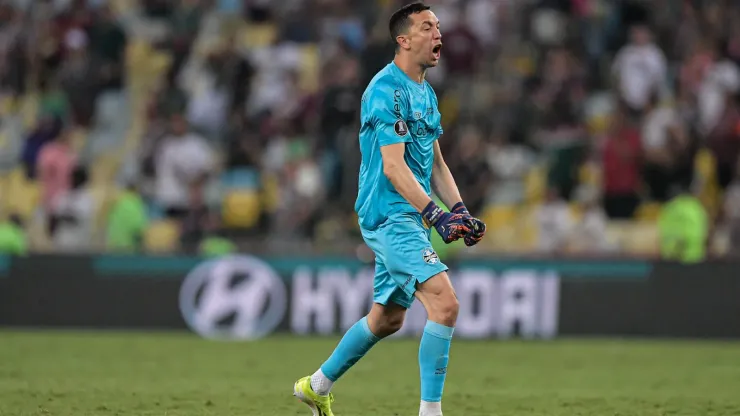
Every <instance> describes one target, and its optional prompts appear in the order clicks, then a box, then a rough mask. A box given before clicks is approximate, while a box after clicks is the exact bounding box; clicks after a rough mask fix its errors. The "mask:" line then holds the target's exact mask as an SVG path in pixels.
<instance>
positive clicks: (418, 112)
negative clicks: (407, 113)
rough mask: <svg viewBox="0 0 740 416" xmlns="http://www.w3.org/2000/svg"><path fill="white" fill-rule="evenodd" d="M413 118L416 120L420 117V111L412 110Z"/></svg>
mask: <svg viewBox="0 0 740 416" xmlns="http://www.w3.org/2000/svg"><path fill="white" fill-rule="evenodd" d="M414 118H415V119H417V120H418V119H420V118H421V111H414Z"/></svg>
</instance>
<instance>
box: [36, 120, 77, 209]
mask: <svg viewBox="0 0 740 416" xmlns="http://www.w3.org/2000/svg"><path fill="white" fill-rule="evenodd" d="M76 164H77V155H76V154H75V151H74V149H72V143H71V134H70V131H69V130H65V131H63V132H61V133H60V134H59V135H58V136H57V137H56V139H55V140H54V141H52V142H49V143H47V144H45V145H44V147H43V148H42V149H41V152H40V153H39V157H38V166H37V175H38V179H39V182H40V183H41V202H42V207H43V208H44V209H45V210H46V212H47V213H49V212H53V208H54V204H56V202H57V201H56V200H57V198H59V197H60V196H61V195H63V194H64V193H66V192H67V191H68V190H69V189H70V188H71V185H72V173H73V172H74V168H75V166H76Z"/></svg>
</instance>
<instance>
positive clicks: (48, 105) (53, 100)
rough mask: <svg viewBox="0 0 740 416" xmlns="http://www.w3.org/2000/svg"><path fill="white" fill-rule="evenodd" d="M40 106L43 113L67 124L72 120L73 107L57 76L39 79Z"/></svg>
mask: <svg viewBox="0 0 740 416" xmlns="http://www.w3.org/2000/svg"><path fill="white" fill-rule="evenodd" d="M39 92H40V93H41V96H40V97H39V101H40V102H39V107H40V112H41V114H45V115H49V116H51V117H53V118H55V119H58V120H60V121H62V122H63V123H64V124H67V123H68V122H69V120H70V116H71V109H70V104H69V97H67V93H66V92H64V90H62V89H61V87H60V86H59V81H58V80H57V78H56V77H50V78H48V79H41V80H39Z"/></svg>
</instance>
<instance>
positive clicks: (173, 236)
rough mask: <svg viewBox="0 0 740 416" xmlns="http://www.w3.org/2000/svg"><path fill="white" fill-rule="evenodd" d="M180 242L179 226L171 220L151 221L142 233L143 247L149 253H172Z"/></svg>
mask: <svg viewBox="0 0 740 416" xmlns="http://www.w3.org/2000/svg"><path fill="white" fill-rule="evenodd" d="M179 243H180V227H179V226H178V223H177V222H175V221H171V220H162V221H156V222H153V223H152V224H151V225H150V226H149V227H148V228H147V229H146V232H145V233H144V247H145V249H146V251H147V252H149V253H158V254H164V253H172V252H174V251H175V250H176V249H177V248H178V246H179Z"/></svg>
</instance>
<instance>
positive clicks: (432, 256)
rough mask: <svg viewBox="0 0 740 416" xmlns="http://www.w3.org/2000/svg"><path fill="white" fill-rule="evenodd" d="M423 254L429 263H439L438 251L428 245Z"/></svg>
mask: <svg viewBox="0 0 740 416" xmlns="http://www.w3.org/2000/svg"><path fill="white" fill-rule="evenodd" d="M421 256H422V257H424V261H425V262H426V263H428V264H437V263H439V256H438V255H437V253H436V252H435V251H434V250H433V249H432V248H431V247H427V248H425V249H424V250H423V251H422V252H421Z"/></svg>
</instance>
